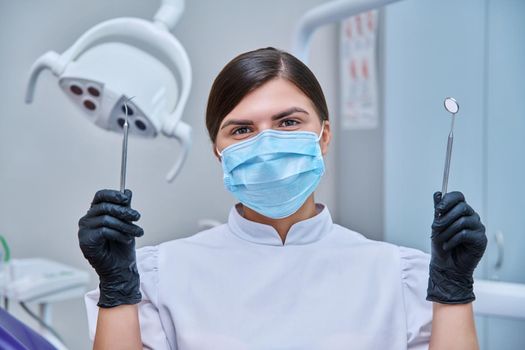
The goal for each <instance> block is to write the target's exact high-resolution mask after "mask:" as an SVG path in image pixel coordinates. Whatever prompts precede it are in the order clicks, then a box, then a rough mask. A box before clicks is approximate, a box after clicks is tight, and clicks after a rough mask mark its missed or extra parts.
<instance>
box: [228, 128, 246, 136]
mask: <svg viewBox="0 0 525 350" xmlns="http://www.w3.org/2000/svg"><path fill="white" fill-rule="evenodd" d="M250 131H251V129H250V128H248V127H246V126H241V127H240V128H235V129H233V130H232V133H231V134H232V135H234V136H235V135H244V134H247V133H249V132H250Z"/></svg>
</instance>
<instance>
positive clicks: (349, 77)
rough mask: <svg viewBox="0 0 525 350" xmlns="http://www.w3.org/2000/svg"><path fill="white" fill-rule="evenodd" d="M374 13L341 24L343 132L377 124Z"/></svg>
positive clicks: (363, 14)
mask: <svg viewBox="0 0 525 350" xmlns="http://www.w3.org/2000/svg"><path fill="white" fill-rule="evenodd" d="M377 20H378V12H377V10H374V11H369V12H365V13H362V14H359V15H356V16H353V17H350V18H348V19H346V20H344V21H343V22H342V23H341V33H340V38H341V43H340V72H341V79H340V82H341V120H342V127H343V128H344V129H373V128H376V127H377V126H378V121H379V115H378V113H379V96H378V91H377V90H378V81H377V56H376V47H377V27H378V26H377Z"/></svg>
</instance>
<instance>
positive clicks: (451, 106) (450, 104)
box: [441, 97, 459, 196]
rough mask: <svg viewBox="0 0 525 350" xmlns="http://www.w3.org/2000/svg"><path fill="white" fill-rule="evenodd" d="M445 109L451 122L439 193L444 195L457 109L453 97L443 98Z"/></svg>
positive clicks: (457, 106)
mask: <svg viewBox="0 0 525 350" xmlns="http://www.w3.org/2000/svg"><path fill="white" fill-rule="evenodd" d="M443 104H444V106H445V109H446V110H447V111H449V112H450V114H452V122H451V125H450V132H449V133H448V141H447V154H446V156H445V170H444V171H443V185H442V187H441V195H442V196H445V194H446V193H447V187H448V175H449V173H450V159H451V158H452V144H453V143H454V121H455V120H456V118H455V117H456V113H457V112H458V111H459V105H458V102H457V101H456V100H455V99H454V98H453V97H447V98H445V102H443Z"/></svg>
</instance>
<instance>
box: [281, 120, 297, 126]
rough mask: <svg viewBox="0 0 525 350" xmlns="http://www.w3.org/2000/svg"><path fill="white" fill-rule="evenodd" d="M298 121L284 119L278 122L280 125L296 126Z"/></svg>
mask: <svg viewBox="0 0 525 350" xmlns="http://www.w3.org/2000/svg"><path fill="white" fill-rule="evenodd" d="M299 124H300V122H299V121H297V120H295V119H284V120H283V121H281V123H280V124H279V126H280V127H284V128H286V127H291V126H296V125H299Z"/></svg>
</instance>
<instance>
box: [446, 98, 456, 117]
mask: <svg viewBox="0 0 525 350" xmlns="http://www.w3.org/2000/svg"><path fill="white" fill-rule="evenodd" d="M444 105H445V109H446V110H447V111H449V112H450V113H452V114H456V113H457V112H458V111H459V105H458V102H457V101H456V100H455V99H454V98H453V97H447V98H446V99H445V102H444Z"/></svg>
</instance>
